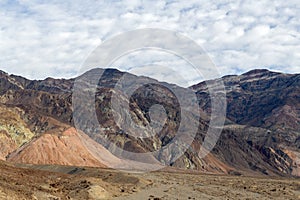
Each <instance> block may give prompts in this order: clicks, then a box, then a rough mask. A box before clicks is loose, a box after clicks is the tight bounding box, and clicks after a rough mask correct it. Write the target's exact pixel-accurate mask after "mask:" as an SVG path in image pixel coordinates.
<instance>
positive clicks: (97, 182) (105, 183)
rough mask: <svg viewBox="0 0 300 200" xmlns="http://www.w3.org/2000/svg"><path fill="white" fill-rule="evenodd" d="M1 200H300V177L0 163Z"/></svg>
mask: <svg viewBox="0 0 300 200" xmlns="http://www.w3.org/2000/svg"><path fill="white" fill-rule="evenodd" d="M47 170H50V171H52V172H49V171H47ZM0 199H52V200H53V199H124V200H125V199H141V200H142V199H146V200H148V199H151V200H152V199H153V200H154V199H156V200H159V199H291V200H296V199H300V179H296V178H268V177H242V176H240V177H238V176H223V175H209V174H199V173H196V172H187V171H185V172H183V171H176V170H164V171H160V172H151V173H128V172H119V171H115V170H109V169H99V168H79V167H63V166H22V168H18V167H15V166H14V165H12V164H8V163H4V162H1V163H0Z"/></svg>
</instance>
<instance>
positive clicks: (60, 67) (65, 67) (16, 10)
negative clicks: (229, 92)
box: [0, 0, 300, 84]
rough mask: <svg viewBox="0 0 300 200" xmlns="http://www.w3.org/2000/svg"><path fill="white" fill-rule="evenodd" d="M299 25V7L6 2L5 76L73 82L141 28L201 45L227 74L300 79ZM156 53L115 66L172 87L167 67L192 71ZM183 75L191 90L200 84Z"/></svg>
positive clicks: (287, 2) (272, 1)
mask: <svg viewBox="0 0 300 200" xmlns="http://www.w3.org/2000/svg"><path fill="white" fill-rule="evenodd" d="M299 19H300V4H299V1H298V0H282V1H281V0H279V1H276V0H261V1H252V0H223V1H216V0H210V1H207V0H190V1H179V0H170V1H143V0H124V1H118V0H97V1H79V0H65V1H60V0H55V1H44V0H19V1H16V0H7V1H5V0H0V55H1V56H0V69H1V70H4V71H6V72H8V73H14V74H18V75H23V76H25V77H27V78H31V79H41V78H46V77H49V76H52V77H66V78H68V77H74V76H76V75H77V74H78V70H79V69H80V66H81V65H82V63H83V62H84V61H85V60H86V59H87V58H88V56H89V54H90V53H91V52H92V51H93V50H94V49H95V48H96V47H97V46H99V45H101V43H102V42H103V41H105V40H107V39H110V38H112V37H113V36H115V35H117V34H120V33H122V32H125V31H130V30H134V29H138V28H164V29H167V30H173V31H176V32H179V33H181V34H183V35H185V36H187V37H189V38H191V39H193V40H194V41H196V42H197V43H198V44H199V45H201V47H202V48H203V49H204V50H205V51H206V52H207V54H208V55H209V56H210V58H211V60H212V61H213V62H214V63H215V65H216V66H217V69H218V71H219V72H220V74H221V75H226V74H240V73H243V72H246V71H248V70H250V69H254V68H268V69H272V70H275V71H283V72H287V73H299V72H300V34H299V32H300V20H299ZM156 54H157V52H156V53H153V52H150V53H149V52H148V53H141V52H135V53H133V54H132V55H127V56H125V57H126V58H120V59H119V60H118V61H117V62H116V63H115V64H114V65H113V66H114V67H118V68H120V69H123V70H124V69H125V70H128V69H131V71H132V72H136V73H141V72H147V73H148V75H149V74H151V73H152V74H153V71H156V72H159V77H158V78H159V79H164V78H166V80H168V81H172V79H168V78H167V76H170V73H168V70H166V69H167V68H164V67H163V66H161V65H164V66H170V65H172V66H175V68H174V69H173V70H175V71H177V74H178V72H179V75H180V72H181V71H182V72H187V71H188V70H185V69H186V68H188V66H185V65H188V64H187V63H185V64H184V63H182V61H180V60H178V61H177V60H176V59H173V58H172V56H171V57H170V55H165V56H163V55H162V54H159V55H158V54H157V55H156ZM145 55H146V56H145ZM144 56H145V58H143V57H144ZM137 58H138V59H139V62H138V61H136V60H137ZM151 58H153V60H151ZM154 58H155V59H154ZM141 59H145V60H146V61H147V62H146V63H144V65H143V67H145V66H147V65H149V66H150V67H153V68H154V69H155V70H153V71H151V70H149V69H151V68H150V67H146V68H147V69H144V70H143V68H141V67H137V66H132V65H133V63H139V65H142V64H141V63H143V62H141V61H140V60H141ZM128 60H131V62H130V61H128ZM133 61H134V62H133ZM174 61H176V62H175V64H174ZM151 62H152V63H151ZM125 66H126V67H125ZM159 66H161V67H159ZM159 69H161V71H159ZM141 74H142V73H141ZM146 75H147V74H146ZM153 76H154V77H155V76H156V77H157V74H156V75H153ZM184 76H185V79H188V82H189V84H192V83H195V82H197V81H199V80H200V78H199V79H197V77H196V76H195V75H194V74H190V75H189V74H188V73H186V74H184ZM189 76H190V77H189ZM172 77H173V79H174V81H173V82H176V80H177V79H179V78H178V77H176V76H172ZM174 77H176V78H174ZM169 78H170V77H169ZM175 79H176V80H175ZM179 84H180V83H179Z"/></svg>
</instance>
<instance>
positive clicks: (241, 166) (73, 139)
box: [0, 69, 300, 176]
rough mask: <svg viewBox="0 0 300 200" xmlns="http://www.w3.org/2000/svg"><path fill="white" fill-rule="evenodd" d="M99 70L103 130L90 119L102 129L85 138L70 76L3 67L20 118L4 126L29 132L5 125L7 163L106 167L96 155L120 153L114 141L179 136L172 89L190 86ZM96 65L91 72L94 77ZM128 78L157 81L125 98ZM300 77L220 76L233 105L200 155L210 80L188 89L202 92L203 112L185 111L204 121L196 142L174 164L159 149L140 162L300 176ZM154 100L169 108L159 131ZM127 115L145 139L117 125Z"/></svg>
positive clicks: (123, 143) (139, 147)
mask: <svg viewBox="0 0 300 200" xmlns="http://www.w3.org/2000/svg"><path fill="white" fill-rule="evenodd" d="M97 70H98V73H99V72H100V73H101V74H103V76H102V78H101V79H100V80H99V83H98V88H97V91H96V95H95V103H96V104H95V109H96V114H97V120H98V122H99V123H100V124H101V126H102V128H101V130H98V129H95V128H96V125H97V124H88V123H87V124H85V126H86V127H89V129H90V130H98V132H93V131H89V129H87V131H86V132H84V133H82V134H83V135H82V134H81V133H80V134H79V133H77V132H75V131H74V129H73V128H72V127H73V126H74V119H73V108H72V88H73V84H74V80H73V79H70V80H65V79H52V78H47V79H45V80H41V81H31V80H27V79H25V78H22V77H19V76H14V75H8V74H6V73H3V72H1V73H0V104H1V108H2V110H4V111H5V112H6V113H11V112H12V111H8V110H13V112H15V113H19V114H17V116H18V117H17V118H15V119H17V123H15V122H13V120H12V119H10V118H9V117H7V116H10V115H11V114H9V115H2V116H1V117H0V122H1V124H0V127H7V125H8V124H18V126H20V125H22V124H23V125H22V127H23V128H22V130H26V131H25V132H26V134H25V133H22V134H23V135H24V134H25V136H22V134H19V132H17V131H10V132H9V131H8V128H2V131H0V137H1V138H2V140H1V142H2V144H5V145H3V146H1V149H0V152H1V154H0V158H2V159H5V157H7V156H8V160H9V161H13V162H23V163H35V164H66V165H87V166H102V167H103V166H107V164H108V163H107V162H108V160H106V161H105V159H104V158H103V157H101V156H100V157H99V152H104V151H105V152H106V153H109V152H108V151H106V150H105V149H104V148H106V149H109V150H110V151H111V152H113V153H116V151H115V146H114V145H116V146H117V147H119V148H121V149H125V150H127V151H129V152H135V153H144V152H149V151H150V152H152V151H156V150H159V149H166V148H163V147H164V146H165V145H168V144H169V143H170V141H172V139H173V138H174V137H175V136H176V133H177V131H178V127H179V125H180V122H181V120H182V119H181V117H182V115H181V113H180V109H179V108H180V106H179V105H178V100H177V99H176V96H174V94H172V92H170V91H169V90H168V89H167V87H170V88H173V89H174V90H177V91H181V90H185V89H184V88H181V87H179V86H176V85H169V84H167V83H160V82H158V81H156V80H153V79H149V78H147V77H138V76H134V75H130V74H127V73H124V72H120V71H117V70H114V69H107V70H101V69H97ZM97 70H95V71H93V72H92V74H94V75H95V74H97ZM124 75H126V76H128V77H130V78H129V80H131V81H129V82H128V84H129V85H127V86H130V85H132V84H135V83H144V82H151V83H153V84H148V85H146V86H143V87H140V88H139V89H138V90H136V91H134V93H133V95H132V96H131V98H129V99H128V98H126V97H125V96H123V94H122V92H121V90H122V89H124V88H122V87H121V88H119V89H118V88H116V84H117V82H118V81H119V80H120V78H121V77H122V76H124ZM299 77H300V75H297V74H295V75H289V74H281V73H277V72H270V71H267V70H254V71H250V72H248V73H245V74H242V75H240V76H225V77H223V78H222V80H223V82H224V84H225V88H226V92H227V94H226V95H227V105H228V107H227V121H226V126H225V127H224V130H223V132H222V135H221V137H220V139H219V141H218V143H217V145H216V147H215V148H214V149H213V151H212V152H211V153H210V154H209V155H208V156H207V157H206V158H199V156H198V152H199V149H200V147H201V145H202V141H203V139H204V137H205V135H206V131H207V128H208V123H209V121H208V119H209V116H210V97H209V93H208V90H207V87H206V84H205V82H203V83H199V84H197V85H195V86H192V87H191V89H193V90H194V91H195V93H196V94H197V97H198V103H199V105H200V107H201V109H200V111H198V110H193V109H192V108H189V107H186V108H185V109H186V110H187V111H188V112H187V113H188V114H187V119H188V120H189V121H190V122H191V123H198V122H199V123H198V124H199V127H198V131H197V133H196V135H195V140H194V141H193V143H192V144H191V147H190V148H189V149H187V151H186V153H184V155H182V156H181V157H180V158H179V159H177V160H176V161H174V160H173V157H176V156H177V155H179V152H178V151H172V152H168V151H162V150H159V151H157V153H155V154H153V156H150V157H143V158H141V160H143V161H146V162H148V161H149V162H152V161H153V160H155V159H158V160H159V161H160V162H161V163H165V164H167V165H171V166H174V167H179V168H185V169H197V170H201V171H206V172H214V173H233V174H240V173H244V174H265V175H296V176H299V175H300V174H299V148H300V134H299V133H300V124H299V122H300V120H299V119H300V112H299V108H300V105H299V104H300V97H299V94H300V81H299V80H300V78H299ZM208 82H214V80H210V81H208ZM127 86H125V87H127ZM113 95H117V96H118V98H117V100H116V101H117V103H119V104H120V105H129V108H130V109H129V110H128V111H127V112H125V113H123V115H120V113H118V110H116V108H115V107H112V105H111V100H112V96H113ZM184 98H185V99H184V101H185V102H186V104H187V105H189V101H190V100H191V99H189V98H188V96H186V97H185V96H184ZM155 104H160V105H163V107H164V109H165V110H166V111H167V116H166V121H165V123H164V124H163V128H162V130H161V131H160V132H158V133H157V132H156V130H155V129H152V128H149V127H150V125H153V123H154V124H155V123H158V122H160V121H159V120H160V118H159V117H158V118H157V120H153V119H155V118H152V121H151V118H150V115H151V107H152V106H153V105H155ZM90 108H91V107H89V106H87V105H85V104H82V107H81V108H80V110H81V112H82V118H83V119H84V118H87V116H85V113H89V112H90V110H89V109H90ZM195 112H199V113H200V116H201V118H200V119H197V118H196V117H195ZM14 115H15V114H14ZM5 116H6V117H5ZM113 116H117V118H114V117H113ZM122 116H127V118H126V119H129V118H131V119H133V120H132V122H131V123H132V125H134V124H137V125H139V126H141V127H142V130H143V132H144V133H145V134H146V136H147V138H143V139H140V138H137V137H135V135H136V134H137V132H136V131H135V130H134V129H133V128H132V127H133V126H129V127H128V129H126V130H125V129H123V128H122V127H120V126H119V123H120V122H122V120H125V118H122ZM151 117H153V116H151ZM87 119H88V118H87ZM116 119H118V120H117V121H116ZM1 120H2V121H1ZM15 126H16V125H15ZM19 129H20V128H19ZM9 130H10V129H9ZM13 130H15V129H13ZM190 130H191V127H186V130H185V131H186V132H185V135H186V136H187V138H188V137H192V135H191V133H190V132H192V131H190ZM23 132H24V131H23ZM27 133H28V134H27ZM29 133H30V134H29ZM105 141H110V143H107V142H105ZM44 144H48V145H47V148H46V149H47V151H43V149H44V148H45V147H44V146H43V145H44ZM69 144H72V145H69ZM20 146H22V147H20ZM50 147H51V148H50ZM103 147H104V148H103ZM13 151H14V152H13ZM74 152H77V153H76V154H74ZM97 152H98V153H97ZM100 154H101V153H100ZM30 155H36V156H30ZM67 155H68V156H67ZM107 155H108V154H107ZM110 156H111V157H110V158H111V160H114V161H111V162H113V163H114V164H115V165H116V166H120V165H123V166H125V167H126V163H125V162H124V161H120V160H119V159H118V158H117V157H118V156H120V155H115V156H114V155H111V154H110ZM122 156H123V157H124V156H125V161H126V162H128V163H130V162H134V161H130V159H132V157H130V156H128V155H122ZM126 156H127V157H126ZM134 164H137V163H134ZM140 164H141V163H139V164H138V165H140ZM127 166H130V164H128V165H127Z"/></svg>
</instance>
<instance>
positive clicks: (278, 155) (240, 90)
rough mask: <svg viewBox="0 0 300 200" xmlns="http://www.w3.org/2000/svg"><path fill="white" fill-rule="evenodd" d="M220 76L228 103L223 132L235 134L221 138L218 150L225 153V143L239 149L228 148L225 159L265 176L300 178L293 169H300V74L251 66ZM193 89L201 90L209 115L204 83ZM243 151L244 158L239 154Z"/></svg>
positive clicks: (202, 99)
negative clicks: (246, 70)
mask: <svg viewBox="0 0 300 200" xmlns="http://www.w3.org/2000/svg"><path fill="white" fill-rule="evenodd" d="M222 79H223V81H224V84H225V88H226V92H227V94H226V95H227V105H228V107H227V118H228V121H227V123H228V125H227V126H225V131H224V133H225V132H226V130H229V131H232V135H233V136H232V137H234V138H226V139H224V141H223V142H222V140H223V139H222V137H221V139H220V143H219V146H221V148H220V151H222V150H223V151H225V152H226V150H224V149H226V147H224V145H226V144H227V145H228V144H231V145H230V146H231V148H232V149H235V148H237V147H238V148H237V149H236V151H235V153H234V152H232V151H231V150H229V149H228V150H227V154H226V153H224V154H225V155H223V157H222V158H223V160H225V162H226V163H228V162H230V164H231V165H233V166H235V165H236V164H238V165H239V167H243V168H249V169H251V170H254V171H261V172H262V173H264V174H269V173H270V172H271V171H273V172H275V173H278V172H280V173H285V174H294V175H298V176H299V173H298V169H295V168H299V163H300V162H299V140H297V139H298V138H299V135H300V121H299V120H300V75H299V74H294V75H293V74H281V73H277V72H270V71H268V70H253V71H250V72H247V73H245V74H242V75H240V76H225V77H223V78H222ZM192 88H193V89H194V90H195V91H196V92H197V94H198V97H199V101H200V105H201V106H202V108H203V109H204V110H206V111H207V112H208V113H209V109H210V101H209V98H208V93H207V88H206V85H205V83H199V84H197V85H195V86H192ZM234 124H239V126H237V125H234ZM241 125H242V126H241ZM226 135H227V134H223V137H224V136H226ZM233 142H235V144H232V143H233ZM246 142H247V143H246ZM219 146H217V147H216V149H215V150H218V148H219ZM290 151H291V152H292V153H291V152H290ZM216 154H219V152H217V153H216ZM236 154H237V155H236ZM291 154H293V155H294V154H295V155H298V156H291ZM241 155H245V156H244V157H243V158H238V157H236V156H239V157H241ZM291 157H292V158H291ZM231 160H232V161H233V162H231ZM246 161H247V162H246ZM247 163H248V164H247ZM247 165H248V166H247ZM239 167H238V166H237V168H239Z"/></svg>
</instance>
